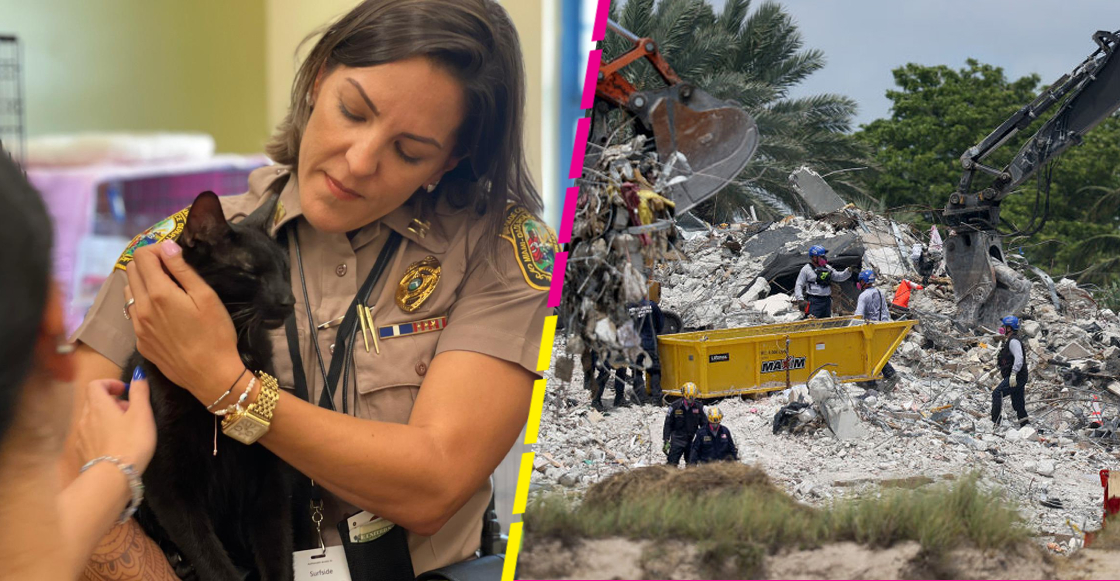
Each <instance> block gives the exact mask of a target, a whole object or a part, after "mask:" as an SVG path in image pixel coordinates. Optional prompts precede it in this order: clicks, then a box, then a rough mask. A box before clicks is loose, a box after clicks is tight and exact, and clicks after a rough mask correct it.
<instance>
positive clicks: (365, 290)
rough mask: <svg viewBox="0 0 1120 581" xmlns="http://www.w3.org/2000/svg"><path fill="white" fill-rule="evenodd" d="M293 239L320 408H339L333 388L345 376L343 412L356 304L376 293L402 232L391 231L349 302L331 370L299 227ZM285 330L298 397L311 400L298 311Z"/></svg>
mask: <svg viewBox="0 0 1120 581" xmlns="http://www.w3.org/2000/svg"><path fill="white" fill-rule="evenodd" d="M291 233H292V241H293V242H294V243H295V247H296V263H297V265H298V266H299V281H300V285H301V286H302V287H303V289H302V290H303V305H304V307H305V308H306V309H307V321H308V324H309V325H310V326H311V334H312V337H311V344H312V345H314V346H315V355H316V358H317V359H318V363H319V372H320V373H321V374H322V378H323V392H322V393H321V394H320V396H319V407H322V408H326V409H329V410H334V411H338V408H337V407H336V406H335V402H334V390H335V388H336V387H337V386H338V385H339V381H338V380H339V377H340V376H341V377H342V388H343V389H342V413H347V412H348V410H347V405H346V404H347V401H346V400H347V396H346V392H347V389H346V388H347V384H348V383H349V381H348V380H349V378H350V367H351V363H352V362H353V360H354V352H353V348H352V346H353V341H354V338H355V337H356V335H357V330H358V317H357V305H364V304H366V302H368V300H369V295H370V293H372V292H373V287H374V286H375V285H376V284H377V281H378V280H379V279H380V278H381V275H382V274H384V272H385V267H386V266H388V264H389V261H390V260H391V259H392V255H393V254H394V253H395V252H396V249H397V248H398V247H399V246H400V243H401V235H400V233H398V232H396V231H391V233H390V234H389V239H388V240H386V241H385V246H384V247H382V248H381V253H380V254H379V255H378V256H377V262H375V263H374V265H373V268H371V269H370V271H369V275H367V276H366V280H365V282H363V283H362V286H361V288H359V289H358V294H357V295H355V296H354V300H353V301H352V302H351V303H350V307H349V308H348V309H346V316H344V317H343V318H342V324H341V325H339V326H338V332H337V334H336V335H335V342H334V352H335V353H339V354H341V355H342V356H341V357H334V356H333V354H332V356H331V363H330V370H329V371H328V370H327V366H326V363H325V361H324V359H323V351H322V349H320V348H319V341H318V329H317V328H316V326H315V319H314V317H313V316H312V313H311V301H310V299H309V295H308V293H307V278H306V277H305V276H304V273H303V257H302V256H301V255H300V249H299V234H298V233H297V232H296V228H295V227H292V228H291ZM284 330H285V332H286V334H287V337H288V354H289V355H290V356H291V358H292V375H293V376H294V379H295V384H296V385H295V387H296V396H297V397H299V398H300V399H303V400H304V401H307V402H310V401H311V394H310V392H309V391H308V388H307V375H306V373H305V372H304V369H303V357H302V356H301V355H300V352H299V333H298V332H297V331H296V320H295V313H292V315H291V316H290V317H288V319H287V320H286V321H285V322H284Z"/></svg>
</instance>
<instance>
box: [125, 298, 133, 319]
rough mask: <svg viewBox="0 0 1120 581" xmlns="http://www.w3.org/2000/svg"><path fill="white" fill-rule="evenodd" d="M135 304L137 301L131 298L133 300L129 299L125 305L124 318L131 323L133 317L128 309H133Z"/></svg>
mask: <svg viewBox="0 0 1120 581" xmlns="http://www.w3.org/2000/svg"><path fill="white" fill-rule="evenodd" d="M135 303H136V299H135V298H131V299H128V302H126V303H125V304H124V318H125V319H127V320H129V321H131V320H132V315H130V314H128V307H131V306H132V305H133V304H135Z"/></svg>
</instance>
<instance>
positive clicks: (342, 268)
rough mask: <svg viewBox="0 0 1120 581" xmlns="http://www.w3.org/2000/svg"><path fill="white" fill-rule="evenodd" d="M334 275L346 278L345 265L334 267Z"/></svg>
mask: <svg viewBox="0 0 1120 581" xmlns="http://www.w3.org/2000/svg"><path fill="white" fill-rule="evenodd" d="M334 273H335V274H337V275H338V276H346V265H345V264H340V265H338V266H336V267H335V269H334Z"/></svg>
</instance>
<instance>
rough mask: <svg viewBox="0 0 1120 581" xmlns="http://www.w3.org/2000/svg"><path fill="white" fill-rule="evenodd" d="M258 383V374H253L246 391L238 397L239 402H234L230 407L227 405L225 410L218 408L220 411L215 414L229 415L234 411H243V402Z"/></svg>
mask: <svg viewBox="0 0 1120 581" xmlns="http://www.w3.org/2000/svg"><path fill="white" fill-rule="evenodd" d="M256 384H257V376H256V375H253V376H252V377H251V378H250V379H249V385H248V386H246V387H245V391H244V392H242V393H241V397H239V398H237V402H236V403H233V404H232V405H230V406H229V407H227V408H226V409H224V410H218V411H216V412H214V415H216V416H219V417H221V416H225V415H228V414H232V413H233V412H239V411H241V404H243V403H245V399H246V398H248V397H249V392H251V391H253V386H254V385H256Z"/></svg>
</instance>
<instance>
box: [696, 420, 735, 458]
mask: <svg viewBox="0 0 1120 581" xmlns="http://www.w3.org/2000/svg"><path fill="white" fill-rule="evenodd" d="M713 425H715V424H710V425H707V426H701V427H700V428H699V429H697V430H696V438H695V439H694V440H693V441H692V461H693V462H695V463H697V464H703V463H705V462H722V461H724V460H738V459H739V449H738V448H736V447H735V440H734V439H733V438H732V437H731V430H728V429H727V426H724V425H720V426H719V427H718V428H717V429H715V430H712V426H713Z"/></svg>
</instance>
